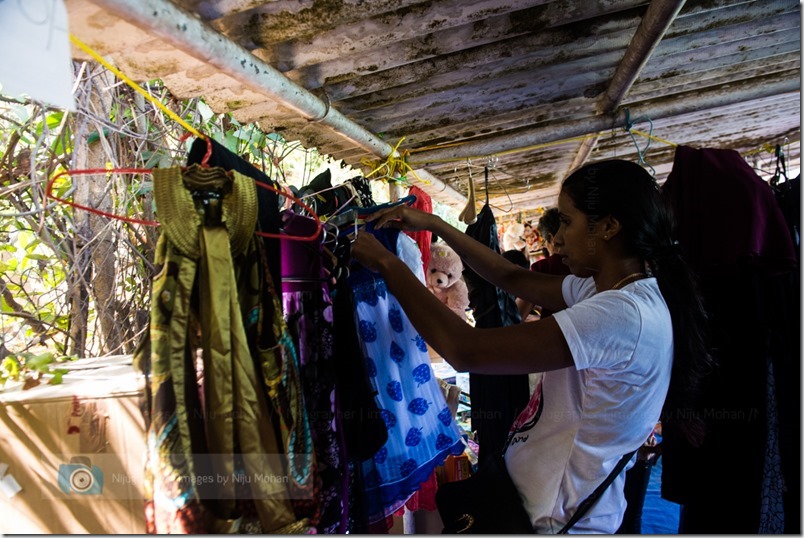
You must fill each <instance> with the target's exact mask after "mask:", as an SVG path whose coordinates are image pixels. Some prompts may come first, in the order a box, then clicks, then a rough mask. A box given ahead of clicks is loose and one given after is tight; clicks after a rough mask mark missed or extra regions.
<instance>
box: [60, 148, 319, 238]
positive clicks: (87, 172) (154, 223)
mask: <svg viewBox="0 0 804 538" xmlns="http://www.w3.org/2000/svg"><path fill="white" fill-rule="evenodd" d="M211 147H212V146H210V148H211ZM151 172H152V170H151V169H150V168H116V169H113V170H109V169H106V168H88V169H85V170H65V171H63V172H60V173H58V174H56V175H55V176H53V177H52V178H51V179H50V181H48V183H47V188H46V189H45V195H46V196H47V197H48V198H51V199H53V200H56V201H57V202H61V203H63V204H66V205H68V206H70V207H76V208H78V209H83V210H84V211H88V212H90V213H93V214H95V215H100V216H102V217H109V218H111V219H116V220H122V221H124V222H130V223H132V224H142V225H145V226H159V225H160V223H159V222H157V221H152V220H142V219H137V218H134V217H128V216H125V215H118V214H116V213H108V212H106V211H102V210H100V209H96V208H94V207H89V206H85V205H82V204H79V203H76V202H73V201H71V200H67V199H66V198H60V197H59V196H56V195H55V194H54V193H53V184H54V183H55V181H56V180H57V179H58V178H60V177H62V176H77V175H90V174H108V173H118V174H150V173H151ZM254 184H255V185H257V186H258V187H261V188H263V189H267V190H269V191H273V192H275V193H277V194H281V195H282V196H285V197H286V198H289V199H290V200H293V201H294V202H296V203H297V204H299V205H300V206H301V207H302V208H304V209H305V210H306V211H307V212H308V213H309V214H310V215H311V216H312V217H313V219H314V220H315V223H316V229H315V232H314V233H313V234H312V235H310V236H296V235H288V234H272V233H268V232H261V231H256V232H254V233H255V234H257V235H259V236H261V237H270V238H276V239H284V240H287V241H314V240H315V239H316V238H317V237H318V236H319V235H321V228H322V223H321V219H320V218H319V217H318V215H317V214H316V213H315V211H313V210H312V209H311V208H310V207H309V206H308V205H307V204H305V203H304V202H302V201H301V200H300V199H298V198H296V197H295V196H291V195H290V194H288V193H287V192H284V191H281V190H279V189H277V188H275V187H272V186H270V185H268V184H266V183H263V182H262V181H256V180H255V181H254Z"/></svg>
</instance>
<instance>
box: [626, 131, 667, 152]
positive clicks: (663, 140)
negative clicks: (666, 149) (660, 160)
mask: <svg viewBox="0 0 804 538" xmlns="http://www.w3.org/2000/svg"><path fill="white" fill-rule="evenodd" d="M631 132H632V133H634V134H638V135H639V136H644V137H645V138H650V139H651V140H655V141H656V142H661V143H662V144H666V145H668V146H672V147H674V148H677V147H678V144H676V143H675V142H670V141H669V140H665V139H664V138H659V137H658V136H655V135H652V134H649V133H644V132H642V131H637V130H636V129H631Z"/></svg>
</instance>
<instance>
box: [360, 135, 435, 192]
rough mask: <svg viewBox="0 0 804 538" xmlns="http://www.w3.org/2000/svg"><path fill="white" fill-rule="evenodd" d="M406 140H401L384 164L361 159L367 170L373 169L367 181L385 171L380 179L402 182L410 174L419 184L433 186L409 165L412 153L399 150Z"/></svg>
mask: <svg viewBox="0 0 804 538" xmlns="http://www.w3.org/2000/svg"><path fill="white" fill-rule="evenodd" d="M403 140H405V137H404V136H403V137H402V138H400V139H399V142H397V143H396V145H395V146H394V148H393V150H392V151H391V154H390V155H389V156H388V158H387V159H385V161H384V162H379V161H374V160H371V159H366V158H364V159H361V160H360V164H362V165H363V166H365V167H367V168H373V169H372V170H371V172H369V173H368V174H365V176H364V177H366V178H367V179H368V178H370V177H371V176H373V175H374V174H376V173H377V172H379V171H380V170H383V169H384V170H385V174H383V175H382V176H381V177H379V178H378V179H391V180H394V181H400V182H401V181H402V180H403V178H406V177H407V174H408V172H410V173H411V174H413V177H415V178H416V179H417V180H419V182H421V183H424V184H425V185H431V184H432V183H431V182H430V181H428V180H426V179H422V178H421V177H419V175H418V174H417V173H416V171H415V170H414V169H413V168H412V167H411V166H410V165H409V164H408V155H410V151H408V150H401V151H400V150H399V146H400V145H401V144H402V141H403Z"/></svg>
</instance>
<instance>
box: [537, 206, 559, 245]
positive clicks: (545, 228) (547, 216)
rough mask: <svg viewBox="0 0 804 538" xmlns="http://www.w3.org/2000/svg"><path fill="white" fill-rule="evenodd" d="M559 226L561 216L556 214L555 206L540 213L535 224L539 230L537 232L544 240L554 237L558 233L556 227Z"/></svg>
mask: <svg viewBox="0 0 804 538" xmlns="http://www.w3.org/2000/svg"><path fill="white" fill-rule="evenodd" d="M560 227H561V217H560V216H559V214H558V208H557V207H551V208H550V209H548V210H546V211H545V212H544V213H542V216H541V218H540V219H539V223H538V224H537V225H536V229H537V230H539V234H540V235H541V236H542V237H543V238H544V240H545V241H548V240H549V239H550V238H552V237H554V236H555V235H556V234H557V233H558V229H559V228H560Z"/></svg>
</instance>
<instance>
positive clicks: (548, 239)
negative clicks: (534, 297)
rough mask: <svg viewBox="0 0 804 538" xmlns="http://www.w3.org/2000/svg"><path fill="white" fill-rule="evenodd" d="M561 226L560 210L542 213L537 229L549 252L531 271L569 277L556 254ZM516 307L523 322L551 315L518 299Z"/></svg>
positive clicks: (555, 209) (555, 208) (554, 209)
mask: <svg viewBox="0 0 804 538" xmlns="http://www.w3.org/2000/svg"><path fill="white" fill-rule="evenodd" d="M560 226H561V220H560V217H559V215H558V208H557V207H551V208H550V209H548V210H546V211H545V212H544V213H542V216H541V218H540V219H539V222H538V224H537V225H536V229H537V230H539V235H541V236H542V239H543V240H544V248H545V249H546V250H547V256H546V257H545V258H543V259H541V260H537V261H535V262H534V263H533V265H531V266H530V270H531V271H538V272H540V273H547V274H548V275H568V274H570V270H569V267H567V266H566V265H564V263H563V262H562V257H561V256H560V255H559V254H558V253H556V246H555V237H556V234H557V233H558V228H559V227H560ZM516 306H517V308H518V309H519V315H520V316H522V319H523V320H526V319H527V320H531V319H534V318H535V319H539V318H542V317H547V316H549V315H550V312H549V311H543V309H542V308H541V307H540V306H537V305H534V304H533V303H531V302H529V301H526V300H525V299H521V298H519V297H517V299H516Z"/></svg>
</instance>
